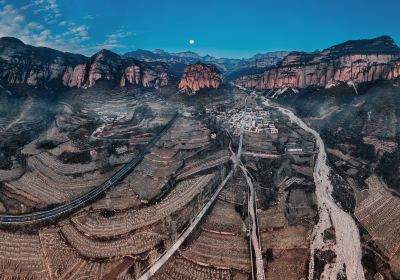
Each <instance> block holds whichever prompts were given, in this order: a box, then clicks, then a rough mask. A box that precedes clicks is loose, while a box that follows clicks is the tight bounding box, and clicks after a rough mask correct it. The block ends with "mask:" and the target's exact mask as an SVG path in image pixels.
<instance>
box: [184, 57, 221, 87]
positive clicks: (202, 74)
mask: <svg viewBox="0 0 400 280" xmlns="http://www.w3.org/2000/svg"><path fill="white" fill-rule="evenodd" d="M221 83H222V73H221V72H220V71H219V70H218V69H217V67H215V66H214V65H212V64H204V63H200V62H198V63H195V64H191V65H188V66H186V68H185V71H184V73H183V76H182V79H181V81H180V83H179V85H178V87H179V90H180V91H185V92H192V93H195V92H198V91H199V90H201V89H203V88H214V89H216V88H219V86H220V85H221Z"/></svg>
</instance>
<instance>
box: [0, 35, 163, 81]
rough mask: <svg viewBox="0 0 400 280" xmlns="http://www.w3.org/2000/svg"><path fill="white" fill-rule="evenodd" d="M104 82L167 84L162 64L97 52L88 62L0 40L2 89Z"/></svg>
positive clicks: (73, 56) (13, 40) (44, 49)
mask: <svg viewBox="0 0 400 280" xmlns="http://www.w3.org/2000/svg"><path fill="white" fill-rule="evenodd" d="M100 80H105V81H109V82H111V83H114V84H115V85H120V86H128V85H133V86H140V87H162V86H166V85H167V84H168V66H167V65H166V64H165V63H161V62H160V63H146V62H141V61H138V60H135V59H132V58H122V57H121V56H120V55H118V54H116V53H113V52H111V51H108V50H101V51H99V52H98V53H96V54H95V55H93V56H92V57H90V58H88V57H85V56H83V55H79V54H71V53H65V52H60V51H57V50H53V49H49V48H42V47H33V46H29V45H25V44H24V43H23V42H21V41H19V40H17V39H15V38H9V37H4V38H0V81H1V82H2V83H3V84H4V85H12V86H15V85H28V86H36V87H49V86H64V87H71V88H73V87H77V88H81V87H92V86H94V85H95V84H96V82H97V81H100Z"/></svg>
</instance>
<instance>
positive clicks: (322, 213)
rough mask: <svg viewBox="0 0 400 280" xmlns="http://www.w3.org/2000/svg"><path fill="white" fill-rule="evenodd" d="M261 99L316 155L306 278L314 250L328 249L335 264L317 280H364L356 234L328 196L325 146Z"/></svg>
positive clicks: (283, 110) (296, 120) (311, 271)
mask: <svg viewBox="0 0 400 280" xmlns="http://www.w3.org/2000/svg"><path fill="white" fill-rule="evenodd" d="M262 99H263V101H264V102H263V104H264V105H265V106H268V107H272V108H275V109H277V110H278V111H280V112H281V113H283V114H284V115H286V116H288V117H289V119H290V120H291V121H292V122H294V123H296V124H297V125H298V126H300V127H301V128H302V129H304V130H305V131H307V132H310V133H311V134H312V135H313V136H314V137H315V139H316V144H317V148H318V155H317V159H316V163H315V167H314V181H315V185H316V190H315V194H316V196H317V200H318V213H319V221H318V223H317V224H316V225H315V227H314V230H313V233H312V236H311V238H312V239H311V245H310V247H311V248H310V249H311V255H310V265H309V273H308V279H314V269H315V267H314V255H315V252H316V250H321V251H325V250H332V251H333V252H335V254H336V259H335V262H334V263H331V264H328V265H325V267H324V270H323V272H322V275H321V276H320V278H321V279H330V280H337V279H338V275H342V274H343V273H344V274H345V275H346V276H347V279H351V280H364V279H365V276H364V271H363V267H362V263H361V257H362V250H361V242H360V234H359V231H358V228H357V226H356V223H355V221H354V220H353V218H352V217H351V216H350V215H349V214H348V213H346V212H345V211H343V210H342V209H341V208H340V207H339V206H338V205H337V204H336V203H335V201H334V199H333V197H332V191H333V186H332V182H331V180H330V177H329V174H330V172H331V169H330V167H329V166H328V164H327V162H326V158H327V156H326V152H325V145H324V142H323V141H322V138H321V136H320V135H319V134H318V133H317V132H316V131H315V130H314V129H312V128H310V127H309V126H308V125H306V124H305V123H304V122H303V121H302V120H301V119H300V118H298V117H297V116H296V115H295V114H294V113H293V112H292V111H290V110H288V109H286V108H283V107H282V106H280V105H278V104H276V103H272V102H271V101H269V100H267V99H266V98H262ZM329 228H334V230H335V235H336V242H335V244H329V242H326V241H324V232H325V230H327V229H329Z"/></svg>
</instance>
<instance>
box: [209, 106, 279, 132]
mask: <svg viewBox="0 0 400 280" xmlns="http://www.w3.org/2000/svg"><path fill="white" fill-rule="evenodd" d="M221 109H222V110H221ZM205 110H206V114H207V115H209V116H211V117H214V118H215V120H216V122H217V123H221V124H228V126H229V130H230V132H232V134H233V136H236V137H237V136H239V135H240V129H241V126H242V121H243V118H245V124H244V130H245V132H253V133H269V134H278V132H279V131H278V129H277V128H276V126H275V121H274V120H273V119H272V118H271V115H270V112H269V111H267V110H265V109H264V108H262V107H260V106H255V107H254V106H251V107H246V109H245V111H244V107H243V105H242V104H240V103H237V104H235V106H233V108H229V109H227V110H225V109H224V108H221V106H215V105H214V106H207V107H206V109H205Z"/></svg>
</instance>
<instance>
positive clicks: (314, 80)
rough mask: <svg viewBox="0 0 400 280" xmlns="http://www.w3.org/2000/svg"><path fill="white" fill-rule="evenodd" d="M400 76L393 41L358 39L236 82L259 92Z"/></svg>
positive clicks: (399, 52)
mask: <svg viewBox="0 0 400 280" xmlns="http://www.w3.org/2000/svg"><path fill="white" fill-rule="evenodd" d="M399 76H400V49H399V47H398V46H397V45H396V44H395V43H394V41H393V40H392V38H390V37H388V36H382V37H378V38H375V39H371V40H354V41H348V42H345V43H343V44H340V45H336V46H333V47H331V48H328V49H325V50H323V51H322V52H315V53H305V52H292V53H290V54H289V55H287V56H286V57H285V59H284V60H283V61H282V63H280V64H279V65H278V66H276V67H274V68H272V69H269V70H267V71H265V72H264V73H262V74H256V75H248V76H243V77H240V78H238V79H236V80H235V83H236V84H238V85H240V86H243V87H247V88H251V89H257V90H265V89H277V88H282V87H293V88H306V87H326V86H329V85H330V84H335V83H337V82H348V81H352V82H354V83H362V82H370V81H376V80H390V79H393V78H397V77H399Z"/></svg>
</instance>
